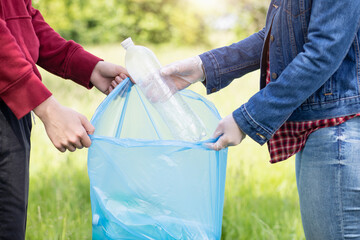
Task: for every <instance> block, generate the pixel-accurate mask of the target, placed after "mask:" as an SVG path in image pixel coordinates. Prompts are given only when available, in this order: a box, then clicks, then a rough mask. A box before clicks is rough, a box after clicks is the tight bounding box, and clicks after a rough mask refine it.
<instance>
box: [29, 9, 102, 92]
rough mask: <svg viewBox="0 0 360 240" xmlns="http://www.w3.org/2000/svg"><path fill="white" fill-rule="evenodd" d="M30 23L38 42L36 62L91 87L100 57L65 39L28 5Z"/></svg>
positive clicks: (57, 73)
mask: <svg viewBox="0 0 360 240" xmlns="http://www.w3.org/2000/svg"><path fill="white" fill-rule="evenodd" d="M29 12H30V14H31V16H32V23H33V26H34V30H35V33H36V35H37V37H38V39H39V42H40V50H39V59H38V62H37V64H38V65H39V66H41V67H42V68H44V69H45V70H47V71H49V72H51V73H53V74H56V75H58V76H60V77H62V78H66V79H71V80H73V81H75V82H76V83H78V84H80V85H82V86H84V87H87V88H91V87H92V84H91V83H90V76H91V73H92V71H93V69H94V67H95V65H96V64H97V63H98V62H99V61H101V60H102V59H100V58H98V57H96V56H94V55H92V54H91V53H89V52H87V51H85V50H84V49H83V48H82V47H81V46H80V45H79V44H77V43H75V42H74V41H66V40H65V39H63V38H62V37H61V36H60V35H59V34H58V33H56V32H55V31H54V30H53V29H52V28H51V27H50V26H49V25H48V24H47V23H46V22H45V20H44V18H43V17H42V15H41V13H40V12H39V11H38V10H36V9H34V8H33V7H32V6H31V5H29Z"/></svg>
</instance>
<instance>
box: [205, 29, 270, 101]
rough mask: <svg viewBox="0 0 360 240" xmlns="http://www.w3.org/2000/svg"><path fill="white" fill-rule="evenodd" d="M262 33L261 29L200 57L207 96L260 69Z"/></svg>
mask: <svg viewBox="0 0 360 240" xmlns="http://www.w3.org/2000/svg"><path fill="white" fill-rule="evenodd" d="M264 31H265V30H264V29H262V30H261V31H259V32H257V33H255V34H253V35H251V36H250V37H248V38H246V39H244V40H242V41H240V42H238V43H234V44H232V45H230V46H227V47H222V48H217V49H214V50H211V51H209V52H205V53H203V54H201V55H200V58H201V60H202V62H203V66H204V70H205V75H206V88H207V93H208V94H209V93H213V92H216V91H218V90H220V89H222V88H224V87H226V86H227V85H229V84H230V83H231V82H232V80H234V79H235V78H239V77H241V76H243V75H245V74H246V73H249V72H252V71H254V70H257V69H259V68H260V59H261V53H262V48H263V44H264Z"/></svg>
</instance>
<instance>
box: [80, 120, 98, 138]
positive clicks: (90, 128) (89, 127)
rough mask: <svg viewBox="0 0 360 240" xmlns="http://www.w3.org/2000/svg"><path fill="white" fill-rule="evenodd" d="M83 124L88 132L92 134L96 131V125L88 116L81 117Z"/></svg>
mask: <svg viewBox="0 0 360 240" xmlns="http://www.w3.org/2000/svg"><path fill="white" fill-rule="evenodd" d="M80 120H81V124H82V125H83V126H84V128H85V130H86V132H87V134H89V135H92V134H94V132H95V127H94V126H93V125H92V124H91V123H90V122H89V120H87V118H86V117H85V116H83V115H81V117H80Z"/></svg>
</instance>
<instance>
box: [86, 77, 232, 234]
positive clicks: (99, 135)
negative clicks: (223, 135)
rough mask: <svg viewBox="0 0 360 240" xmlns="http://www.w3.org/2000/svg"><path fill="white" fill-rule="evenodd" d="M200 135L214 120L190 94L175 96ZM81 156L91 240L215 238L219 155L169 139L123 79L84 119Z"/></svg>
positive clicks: (222, 165) (222, 168)
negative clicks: (200, 126)
mask: <svg viewBox="0 0 360 240" xmlns="http://www.w3.org/2000/svg"><path fill="white" fill-rule="evenodd" d="M180 93H181V95H182V97H183V98H184V100H185V101H186V102H187V104H188V105H189V106H190V107H191V108H192V109H193V110H194V112H195V113H197V115H198V116H199V117H200V119H201V120H202V121H203V123H204V125H205V128H206V131H207V136H211V135H212V133H213V131H214V130H215V128H216V126H217V124H218V122H219V120H220V115H219V114H218V112H217V110H216V109H215V107H214V105H213V104H212V103H210V102H209V101H207V100H206V99H204V98H203V97H201V96H200V95H198V94H196V93H194V92H192V91H190V90H183V91H181V92H180ZM91 122H92V124H93V125H94V126H95V129H96V130H95V133H94V134H93V135H92V136H91V140H92V145H91V147H90V148H89V152H88V174H89V178H90V198H91V209H92V225H93V229H92V236H93V239H111V240H113V239H136V240H139V239H156V240H166V239H184V240H185V239H191V240H194V239H195V240H196V239H199V240H206V239H220V237H221V224H222V212H223V204H224V187H225V175H226V161H227V149H224V150H221V151H213V150H210V149H208V148H206V147H205V144H206V143H207V142H211V141H214V139H210V140H206V141H202V142H196V143H193V142H185V141H179V140H176V139H172V135H171V132H170V131H169V129H168V127H167V126H166V124H165V123H164V122H163V121H162V119H161V117H160V115H159V114H158V112H156V110H155V109H154V108H153V107H152V105H151V104H150V102H148V100H147V99H146V98H145V96H144V95H143V94H142V92H141V91H140V90H139V89H138V87H137V86H136V85H133V84H132V83H131V81H129V79H126V80H124V81H123V82H122V83H121V84H119V85H118V86H117V87H116V88H115V90H113V91H112V92H111V93H110V95H109V96H108V97H107V98H106V99H105V100H104V101H103V102H102V103H101V104H100V106H99V107H98V109H97V110H96V112H95V114H94V116H93V118H92V120H91Z"/></svg>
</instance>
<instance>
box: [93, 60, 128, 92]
mask: <svg viewBox="0 0 360 240" xmlns="http://www.w3.org/2000/svg"><path fill="white" fill-rule="evenodd" d="M128 76H129V73H128V72H127V71H126V69H125V68H123V67H122V66H119V65H115V64H112V63H109V62H105V61H100V62H98V63H97V64H96V66H95V68H94V70H93V72H92V73H91V77H90V81H91V83H92V84H93V85H94V86H95V87H96V88H97V89H99V90H100V91H101V92H103V93H105V94H109V93H110V92H111V91H112V90H113V89H114V88H115V87H116V86H117V85H118V84H119V83H120V82H121V81H122V80H124V79H125V78H127V77H128Z"/></svg>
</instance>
